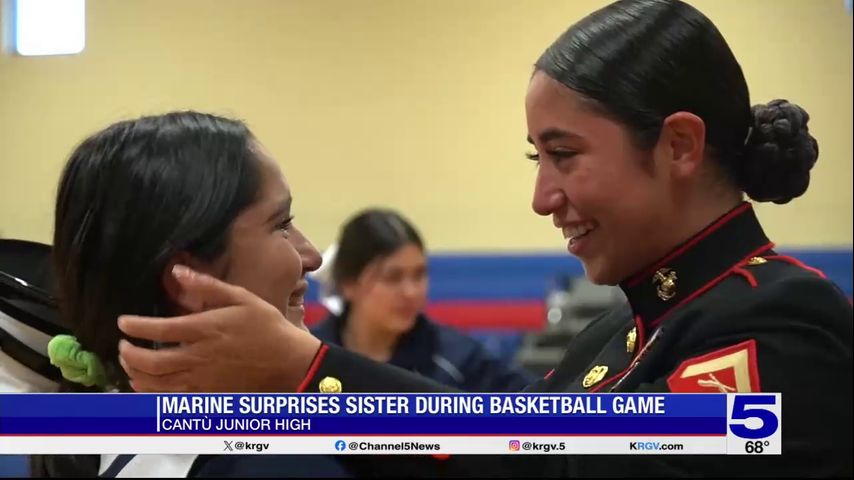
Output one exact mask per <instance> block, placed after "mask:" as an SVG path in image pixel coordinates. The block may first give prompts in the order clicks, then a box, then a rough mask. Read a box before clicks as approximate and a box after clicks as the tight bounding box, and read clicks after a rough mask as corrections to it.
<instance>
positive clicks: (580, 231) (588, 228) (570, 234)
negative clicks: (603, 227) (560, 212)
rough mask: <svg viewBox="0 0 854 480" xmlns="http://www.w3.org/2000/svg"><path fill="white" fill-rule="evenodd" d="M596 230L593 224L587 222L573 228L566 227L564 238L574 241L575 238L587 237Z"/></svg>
mask: <svg viewBox="0 0 854 480" xmlns="http://www.w3.org/2000/svg"><path fill="white" fill-rule="evenodd" d="M595 229H596V225H595V224H594V223H593V222H585V223H582V224H578V225H573V226H572V227H564V228H563V229H562V230H563V238H566V239H569V240H572V239H574V238H578V237H580V236H582V235H586V234H588V233H590V232H592V231H593V230H595Z"/></svg>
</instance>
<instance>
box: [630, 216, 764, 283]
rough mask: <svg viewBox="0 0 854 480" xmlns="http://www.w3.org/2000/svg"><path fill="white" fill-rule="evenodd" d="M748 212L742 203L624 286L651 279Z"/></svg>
mask: <svg viewBox="0 0 854 480" xmlns="http://www.w3.org/2000/svg"><path fill="white" fill-rule="evenodd" d="M748 210H752V208H751V205H750V204H749V203H747V202H744V203H742V204H741V205H739V206H737V207H735V208H734V209H733V210H731V211H730V212H729V213H727V214H726V215H724V216H723V217H721V218H719V219H717V220H716V221H715V222H714V223H712V224H711V225H709V226H708V227H706V228H704V229H703V230H702V231H700V233H698V234H696V235H694V236H693V237H691V239H690V240H688V241H687V242H685V243H683V244H682V245H681V246H680V247H677V248H676V249H675V250H673V251H672V252H670V253H669V254H667V255H666V256H665V257H664V258H662V259H661V260H659V261H658V262H657V263H656V264H655V265H653V266H652V267H649V268H647V269H646V270H643V271H642V272H641V273H639V274H636V275H635V276H633V277H631V278H629V280H628V281H627V282H626V284H627V285H628V286H629V287H634V286H636V285H637V284H638V283H640V282H642V281H643V280H646V279H647V278H649V277H651V276H652V275H653V274H655V272H656V271H658V269H660V268H661V267H664V266H666V265H667V263H669V262H670V261H672V260H673V259H674V258H676V257H678V256H679V255H682V254H683V253H685V252H687V251H688V250H689V249H690V248H691V247H693V246H695V245H697V244H698V243H700V240H703V239H704V238H706V237H708V236H709V235H711V234H712V232H714V231H716V230H718V229H720V228H721V227H722V226H724V225H726V224H727V223H728V222H729V221H730V220H732V219H733V218H735V217H737V216H739V215H741V214H742V213H744V212H746V211H748Z"/></svg>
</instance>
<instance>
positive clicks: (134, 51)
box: [0, 0, 852, 250]
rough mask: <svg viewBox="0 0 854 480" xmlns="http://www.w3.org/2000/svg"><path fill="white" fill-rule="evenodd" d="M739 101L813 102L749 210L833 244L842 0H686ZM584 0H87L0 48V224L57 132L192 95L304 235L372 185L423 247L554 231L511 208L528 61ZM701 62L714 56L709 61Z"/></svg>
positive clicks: (507, 245)
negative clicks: (801, 190) (247, 135)
mask: <svg viewBox="0 0 854 480" xmlns="http://www.w3.org/2000/svg"><path fill="white" fill-rule="evenodd" d="M693 3H694V4H696V5H697V6H698V7H699V8H700V9H701V10H703V11H704V12H706V13H707V15H709V16H710V17H711V18H712V20H713V21H715V22H716V23H717V24H718V26H719V28H720V29H721V30H722V31H723V33H724V35H725V36H726V37H727V38H728V39H729V41H730V44H731V46H732V48H733V49H734V50H735V52H736V55H737V56H738V58H739V59H740V60H741V62H742V65H743V67H744V69H745V72H746V75H747V77H748V81H749V83H750V85H751V89H752V95H753V101H754V103H758V102H759V101H763V102H764V101H767V100H770V99H772V98H776V97H781V96H782V97H786V98H789V99H791V100H792V101H795V102H797V103H800V104H801V105H803V106H804V107H805V108H806V109H807V110H808V111H809V112H810V114H811V115H812V123H811V126H812V129H813V131H814V133H815V136H816V137H817V138H818V139H819V141H820V147H821V156H820V159H819V163H818V165H817V166H816V168H815V170H814V176H813V184H812V188H811V190H810V191H809V192H808V193H807V195H806V196H805V197H803V198H801V199H798V200H796V201H795V202H793V203H792V204H790V205H789V206H787V207H777V206H761V207H760V208H759V213H760V216H761V218H762V219H763V220H764V221H765V224H766V226H767V229H768V231H769V233H770V234H771V235H772V237H773V238H775V239H776V240H777V242H778V243H779V244H781V245H786V246H792V245H798V246H804V245H813V246H816V245H821V246H824V245H851V243H852V180H851V179H852V136H851V131H852V95H851V91H852V18H851V15H849V14H846V13H845V11H844V9H843V6H842V0H696V1H694V2H693ZM604 4H605V2H603V1H592V0H587V1H580V0H572V1H569V0H180V1H176V0H89V1H88V17H87V21H88V30H87V35H88V38H87V46H86V50H85V51H84V53H83V54H81V55H78V56H67V57H48V58H22V57H15V56H11V55H9V54H2V55H0V235H2V236H5V237H17V238H30V239H35V240H41V241H49V239H50V234H51V216H52V202H53V195H54V193H55V183H56V180H57V177H58V174H59V171H60V168H61V166H62V165H63V162H64V161H65V158H66V156H67V155H68V153H69V152H70V150H71V149H72V147H73V146H74V144H75V143H76V142H77V141H79V140H80V139H82V137H83V136H84V135H86V134H88V133H90V132H92V131H93V130H94V129H97V128H100V127H102V126H104V125H106V124H107V123H109V122H111V121H114V120H117V119H120V118H125V117H129V116H135V115H138V114H142V113H156V112H160V111H163V110H167V109H179V108H180V109H183V108H195V109H201V110H208V111H213V112H217V113H221V114H227V115H236V116H239V117H242V118H244V119H246V120H248V121H249V123H250V126H251V127H252V128H253V129H254V130H255V132H256V134H257V135H258V136H259V137H260V138H261V139H262V141H264V142H265V143H266V144H267V145H268V147H269V148H270V149H271V150H272V151H273V153H274V154H276V155H277V156H278V158H279V160H280V161H281V163H282V165H283V167H284V169H285V173H286V175H287V176H288V177H289V179H290V181H291V183H292V184H293V186H294V190H295V195H296V201H297V203H296V214H297V219H298V222H299V224H300V225H301V226H302V227H303V229H304V230H305V231H306V232H307V233H308V234H309V235H310V236H311V237H312V238H313V239H314V240H315V242H316V243H317V244H318V245H319V246H321V247H323V246H326V245H327V244H328V243H329V242H330V241H331V240H332V239H333V237H334V235H335V232H336V230H337V227H338V225H339V224H340V222H341V221H342V220H343V219H344V218H346V217H347V216H348V215H349V214H350V213H352V212H353V210H354V209H356V208H359V207H362V206H366V205H372V204H390V205H394V206H397V207H399V208H400V209H402V210H403V211H404V212H406V213H407V214H408V215H409V216H410V217H412V218H413V219H414V220H415V221H416V222H417V224H418V225H419V226H420V228H421V229H422V230H423V232H424V234H425V236H426V237H427V239H428V241H429V244H430V246H431V247H432V248H433V249H435V250H474V249H480V250H487V249H488V250H520V249H521V250H533V249H561V248H562V245H563V241H562V240H561V239H560V238H559V235H557V234H555V232H554V230H553V229H552V227H551V225H550V224H551V222H550V221H549V220H548V219H542V218H540V217H537V216H536V215H535V214H533V213H532V212H531V210H530V197H531V189H532V183H533V179H534V168H533V166H532V165H531V164H530V163H529V162H527V161H525V160H524V159H523V153H524V152H525V151H526V150H527V145H526V144H525V142H524V137H525V134H526V132H525V121H524V111H523V97H524V94H525V89H526V83H527V79H528V76H529V74H530V68H531V67H530V65H531V64H532V63H533V62H534V60H535V59H536V58H537V56H538V55H539V54H540V52H541V51H542V50H543V49H544V48H545V47H546V46H547V45H548V44H549V43H550V42H551V41H552V40H553V39H554V38H555V37H556V36H557V35H558V34H559V33H560V32H562V31H563V30H564V28H565V27H567V26H568V25H569V24H570V23H571V22H574V21H575V20H577V19H579V18H580V17H581V16H583V15H584V14H586V13H589V12H590V11H592V10H594V9H595V8H597V7H598V6H601V5H604ZM712 74H713V73H712Z"/></svg>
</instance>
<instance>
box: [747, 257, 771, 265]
mask: <svg viewBox="0 0 854 480" xmlns="http://www.w3.org/2000/svg"><path fill="white" fill-rule="evenodd" d="M763 263H768V260H765V259H764V258H762V257H753V258H751V259H750V260H748V261H747V264H748V265H762V264H763Z"/></svg>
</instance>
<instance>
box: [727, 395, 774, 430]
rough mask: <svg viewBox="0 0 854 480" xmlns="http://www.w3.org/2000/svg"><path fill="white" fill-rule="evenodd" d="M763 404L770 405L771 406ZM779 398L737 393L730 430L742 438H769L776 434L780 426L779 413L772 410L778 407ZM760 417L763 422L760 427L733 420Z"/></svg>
mask: <svg viewBox="0 0 854 480" xmlns="http://www.w3.org/2000/svg"><path fill="white" fill-rule="evenodd" d="M763 406H770V408H768V407H765V408H763ZM776 407H777V398H776V397H775V396H774V395H736V396H735V399H734V403H733V405H732V414H731V416H730V422H729V430H730V431H731V432H732V433H733V435H736V436H737V437H740V438H747V439H757V438H767V437H770V436H771V435H773V434H774V432H776V431H777V429H778V428H779V426H780V420H779V419H778V418H777V414H776V413H775V412H773V411H772V409H774V410H776V409H777V408H776ZM751 418H755V419H758V420H759V421H760V422H761V425H759V427H758V428H748V427H747V425H745V424H746V423H747V422H743V421H742V422H733V420H749V419H751ZM752 423H755V422H752Z"/></svg>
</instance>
